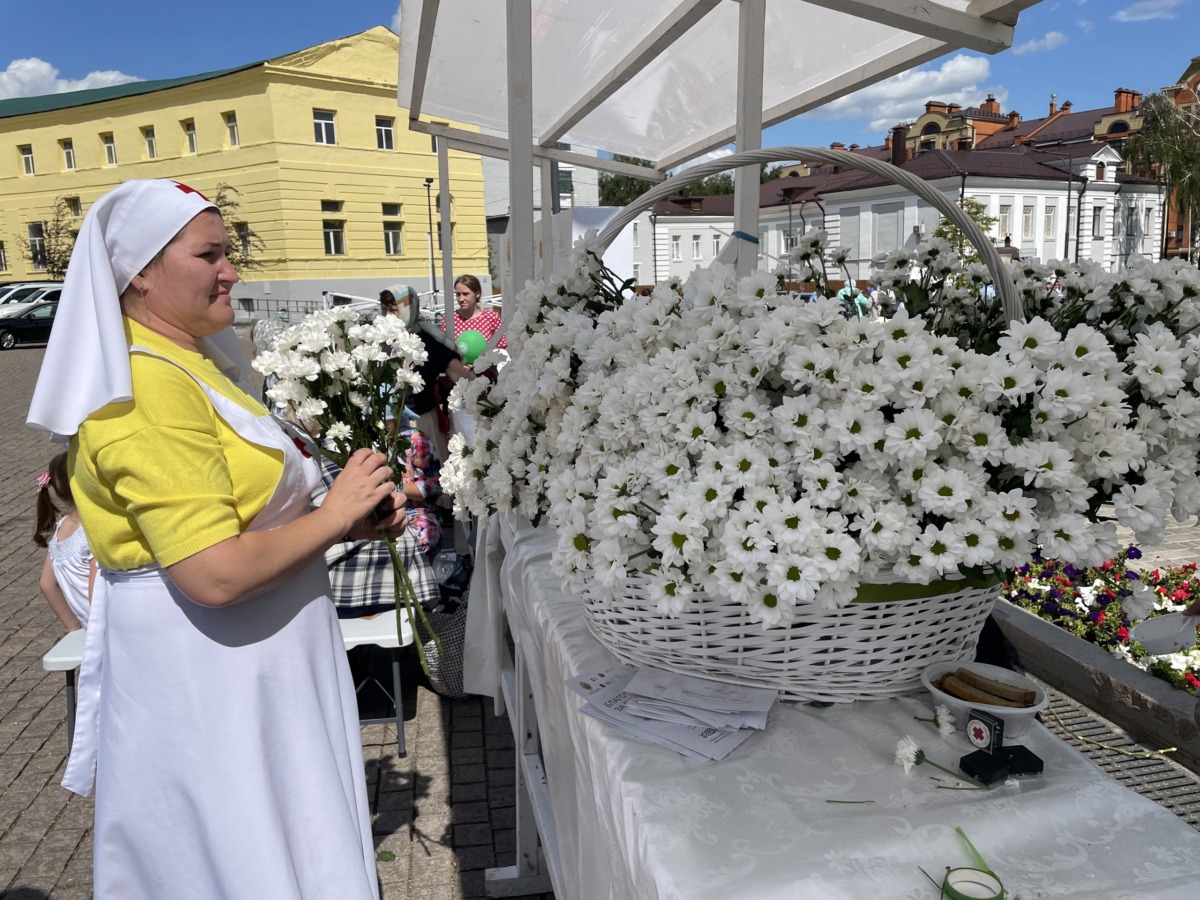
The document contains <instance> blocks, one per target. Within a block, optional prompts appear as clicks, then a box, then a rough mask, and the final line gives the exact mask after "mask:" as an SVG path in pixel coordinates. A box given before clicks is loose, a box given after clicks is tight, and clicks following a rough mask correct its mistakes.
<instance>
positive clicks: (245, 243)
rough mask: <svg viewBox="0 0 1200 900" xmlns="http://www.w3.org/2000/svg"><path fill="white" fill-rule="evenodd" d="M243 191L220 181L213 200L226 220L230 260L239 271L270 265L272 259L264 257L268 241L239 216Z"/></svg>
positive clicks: (248, 270)
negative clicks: (265, 241)
mask: <svg viewBox="0 0 1200 900" xmlns="http://www.w3.org/2000/svg"><path fill="white" fill-rule="evenodd" d="M241 195H242V192H241V191H239V190H238V189H237V188H235V187H234V186H233V185H232V184H228V183H226V182H224V181H222V182H218V184H217V192H216V194H214V195H213V198H212V202H213V203H215V204H216V206H217V209H219V210H220V211H221V218H222V219H224V220H225V231H226V233H227V234H228V235H229V247H230V249H229V261H230V262H231V263H233V267H234V268H235V269H237V270H238V271H239V272H250V271H253V270H255V269H261V268H263V267H264V266H267V265H270V261H269V260H266V259H264V258H263V257H262V253H263V251H264V250H266V249H267V245H266V243H264V242H263V239H262V238H261V237H259V236H258V232H256V231H255V230H254V229H253V228H251V227H250V223H249V222H246V221H244V220H242V219H240V218H239V217H238V214H237V212H238V209H239V208H240V207H241V205H242V203H241V200H240V199H239V198H240V197H241Z"/></svg>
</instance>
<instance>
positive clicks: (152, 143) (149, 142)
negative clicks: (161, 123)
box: [142, 125, 158, 159]
mask: <svg viewBox="0 0 1200 900" xmlns="http://www.w3.org/2000/svg"><path fill="white" fill-rule="evenodd" d="M142 140H143V141H145V142H146V159H158V141H157V140H155V139H154V126H153V125H147V126H146V127H145V128H143V129H142Z"/></svg>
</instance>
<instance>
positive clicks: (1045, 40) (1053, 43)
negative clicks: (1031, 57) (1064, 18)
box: [1012, 31, 1067, 56]
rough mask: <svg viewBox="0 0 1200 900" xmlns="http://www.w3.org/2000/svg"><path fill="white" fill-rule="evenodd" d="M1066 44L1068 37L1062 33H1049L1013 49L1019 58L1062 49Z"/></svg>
mask: <svg viewBox="0 0 1200 900" xmlns="http://www.w3.org/2000/svg"><path fill="white" fill-rule="evenodd" d="M1066 42H1067V36H1066V35H1065V34H1063V33H1062V32H1061V31H1047V32H1046V33H1045V34H1044V35H1042V37H1040V38H1034V39H1033V40H1031V41H1026V42H1025V43H1023V44H1017V46H1015V47H1013V48H1012V52H1013V53H1015V54H1016V55H1017V56H1025V55H1026V54H1027V53H1045V52H1046V51H1047V50H1055V49H1057V48H1059V47H1061V46H1062V45H1063V44H1065V43H1066Z"/></svg>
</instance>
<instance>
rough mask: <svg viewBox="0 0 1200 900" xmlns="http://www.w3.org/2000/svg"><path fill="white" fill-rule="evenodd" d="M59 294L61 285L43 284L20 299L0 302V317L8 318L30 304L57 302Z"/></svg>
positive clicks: (27, 307)
mask: <svg viewBox="0 0 1200 900" xmlns="http://www.w3.org/2000/svg"><path fill="white" fill-rule="evenodd" d="M61 296H62V285H43V286H42V287H40V288H39V289H38V290H36V291H34V292H33V293H32V294H27V295H25V296H24V297H23V298H21V299H20V300H17V301H15V302H13V303H4V304H0V318H3V319H7V318H10V317H12V316H15V315H16V314H17V313H19V312H22V311H23V310H26V309H29V307H31V306H40V305H41V304H43V303H57V302H58V299H59V297H61Z"/></svg>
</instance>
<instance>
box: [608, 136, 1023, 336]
mask: <svg viewBox="0 0 1200 900" xmlns="http://www.w3.org/2000/svg"><path fill="white" fill-rule="evenodd" d="M797 159H803V160H810V159H815V160H819V161H821V162H825V163H832V164H833V165H837V166H844V167H845V168H847V169H859V170H861V171H863V172H870V173H871V174H872V175H878V176H879V177H880V178H884V179H886V180H888V181H891V182H893V183H895V184H898V185H900V186H901V187H904V188H908V189H909V190H910V191H912V192H913V193H914V194H916V195H917V196H918V197H920V198H921V199H922V200H925V201H927V202H928V203H929V204H930V205H931V206H933V207H934V208H935V209H937V210H938V212H940V213H941V214H942V215H943V216H945V217H946V218H947V219H949V220H950V221H951V222H952V223H953V224H954V225H955V227H957V228H958V230H959V231H961V232H962V233H963V234H964V235H965V236H966V237H967V239H968V240H969V241H970V242H971V243H972V244H973V245H974V246H975V249H976V250H978V251H979V254H980V256H982V257H983V261H984V263H985V264H986V265H987V267H988V271H989V272H991V273H992V283H993V284H994V285H995V286H996V292H997V293H998V294H999V295H1000V299H1001V301H1002V302H1003V303H1004V315H1005V319H1006V320H1007V321H1012V320H1013V319H1018V320H1024V318H1025V310H1024V309H1023V307H1022V304H1021V298H1020V297H1019V296H1018V295H1017V289H1016V285H1015V284H1014V283H1013V279H1012V276H1011V275H1010V274H1009V271H1008V267H1007V266H1006V265H1005V264H1004V259H1003V258H1002V257H1001V256H1000V254H999V253H998V252H997V251H996V248H995V246H993V244H992V242H991V239H990V238H988V236H987V235H986V234H984V233H983V229H981V228H980V227H979V226H978V225H977V224H976V223H975V220H974V219H972V218H971V217H970V216H968V215H967V214H966V212H965V211H964V210H963V209H962V207H960V206H959V205H958V204H957V203H955V202H953V201H952V200H950V199H949V198H948V197H947V196H946V195H945V194H943V193H942V192H941V191H939V190H935V189H934V188H932V187H930V185H929V184H927V183H926V182H925V180H924V179H922V178H918V177H917V176H916V175H913V174H911V173H909V172H906V171H904V170H903V169H901V168H899V167H897V166H893V165H891V164H890V163H885V162H882V161H880V160H877V159H871V158H870V157H867V156H864V155H862V154H861V153H851V152H849V151H848V150H827V149H825V148H824V147H766V148H764V149H762V150H746V151H743V152H742V153H735V154H733V155H732V156H722V157H721V158H720V159H716V160H713V161H712V162H707V163H703V164H701V165H698V166H694V167H692V168H690V169H687V170H685V171H683V172H680V173H679V174H677V175H672V176H671V177H670V178H668V179H667V180H666V181H664V182H662V183H661V184H657V185H655V186H654V187H652V188H650V190H648V191H646V193H644V194H642V195H641V196H640V197H638V198H637V199H636V200H634V201H633V202H632V203H630V204H629V205H628V206H626V207H625V208H623V209H622V210H621V211H620V212H619V213H618V214H617V216H616V218H614V219H613V220H612V221H611V222H609V223H608V225H607V226H605V228H604V230H603V231H601V232H600V237H599V242H600V248H601V250H605V249H607V248H608V245H609V244H611V243H612V242H613V241H614V240H615V239H616V237H617V235H618V234H620V233H621V229H623V228H624V227H625V226H626V225H628V224H629V223H630V222H632V221H633V220H634V219H636V218H637V217H638V215H639V214H640V213H641V212H642V210H644V209H649V208H650V207H651V206H653V205H654V204H655V203H657V202H658V201H659V200H662V199H664V198H665V197H668V196H670V195H671V194H674V193H676V192H677V191H678V190H679V189H680V188H682V187H686V186H687V185H689V184H693V183H695V182H697V181H700V180H701V179H702V178H706V177H708V176H709V175H715V174H717V173H718V172H725V171H727V170H729V169H733V168H737V167H739V166H749V165H756V164H758V163H770V162H783V161H790V160H797Z"/></svg>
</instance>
